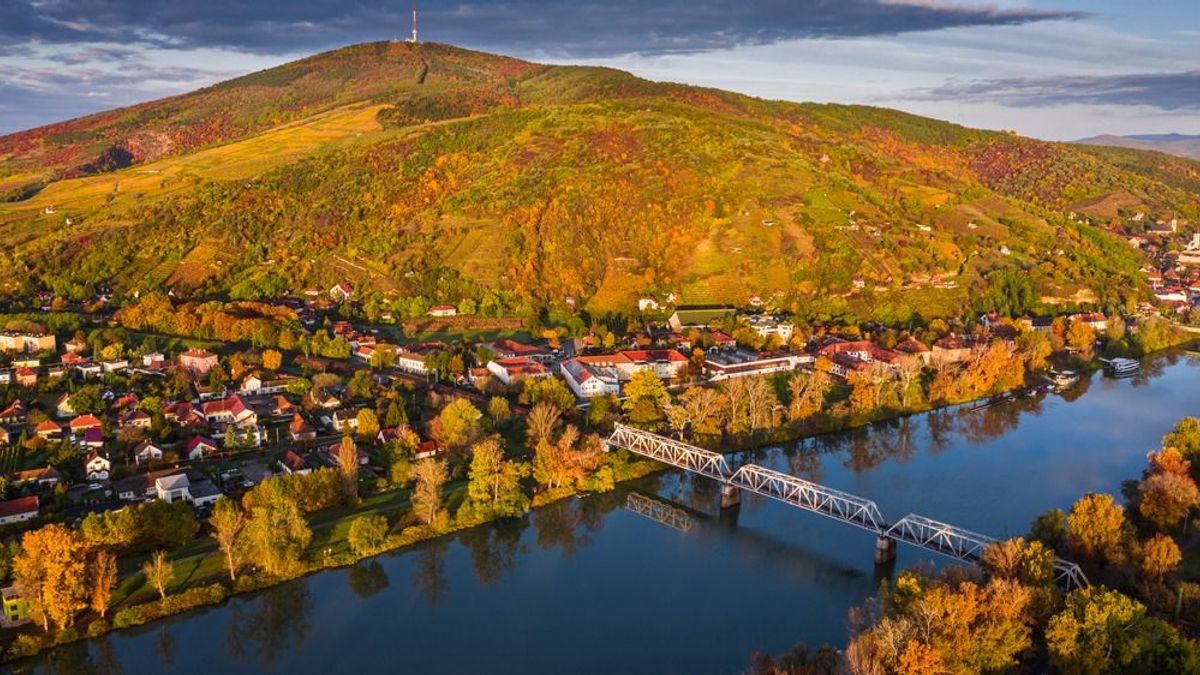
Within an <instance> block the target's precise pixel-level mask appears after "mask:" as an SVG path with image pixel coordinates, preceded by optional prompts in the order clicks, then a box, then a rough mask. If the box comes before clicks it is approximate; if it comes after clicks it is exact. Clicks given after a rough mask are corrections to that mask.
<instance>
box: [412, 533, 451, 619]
mask: <svg viewBox="0 0 1200 675" xmlns="http://www.w3.org/2000/svg"><path fill="white" fill-rule="evenodd" d="M449 546H450V542H449V540H447V539H444V538H443V539H434V540H433V541H430V542H426V543H425V544H422V545H421V546H420V547H419V549H418V550H417V552H416V556H417V566H416V569H414V570H413V584H414V585H415V586H416V588H417V591H418V592H420V594H421V595H422V596H423V597H424V598H425V601H426V602H428V603H429V604H430V605H431V606H435V607H436V606H437V605H438V603H440V602H441V601H442V598H443V597H445V595H446V591H447V589H449V588H450V580H449V578H447V577H446V550H447V549H448V548H449Z"/></svg>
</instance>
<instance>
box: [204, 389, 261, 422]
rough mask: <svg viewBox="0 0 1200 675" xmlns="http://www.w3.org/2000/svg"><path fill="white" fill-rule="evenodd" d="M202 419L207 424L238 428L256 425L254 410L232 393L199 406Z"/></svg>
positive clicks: (256, 417) (256, 418)
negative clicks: (202, 414) (202, 415)
mask: <svg viewBox="0 0 1200 675" xmlns="http://www.w3.org/2000/svg"><path fill="white" fill-rule="evenodd" d="M200 408H201V411H202V412H203V413H204V419H206V420H208V423H209V424H212V425H219V426H228V425H230V424H232V425H234V426H236V427H238V428H249V427H254V426H258V414H257V413H255V412H254V410H252V409H251V408H250V407H249V406H247V405H246V402H245V401H243V400H242V397H241V396H238V395H236V394H235V395H233V396H230V397H229V398H224V399H221V400H219V401H208V402H207V403H204V404H202V405H201V406H200Z"/></svg>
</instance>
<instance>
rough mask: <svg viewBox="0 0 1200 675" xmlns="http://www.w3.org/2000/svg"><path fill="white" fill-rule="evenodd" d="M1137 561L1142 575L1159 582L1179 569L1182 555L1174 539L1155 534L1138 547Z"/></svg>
mask: <svg viewBox="0 0 1200 675" xmlns="http://www.w3.org/2000/svg"><path fill="white" fill-rule="evenodd" d="M1137 559H1138V560H1137V561H1138V568H1139V569H1140V570H1141V571H1142V574H1144V575H1146V576H1147V577H1149V578H1150V579H1154V580H1160V579H1162V578H1163V577H1165V576H1166V575H1168V574H1171V573H1172V572H1174V571H1175V570H1176V569H1177V568H1178V567H1179V563H1180V562H1182V561H1183V555H1182V554H1181V553H1180V552H1179V546H1178V545H1177V544H1176V543H1175V540H1174V539H1172V538H1170V537H1168V536H1167V535H1165V534H1155V535H1154V536H1152V537H1150V538H1149V539H1146V540H1145V541H1143V542H1142V543H1141V544H1140V545H1139V546H1138V556H1137Z"/></svg>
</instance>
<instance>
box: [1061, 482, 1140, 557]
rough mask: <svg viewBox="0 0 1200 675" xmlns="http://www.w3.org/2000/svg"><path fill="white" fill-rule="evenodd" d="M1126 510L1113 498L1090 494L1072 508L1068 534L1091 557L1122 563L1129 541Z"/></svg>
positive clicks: (1069, 516) (1068, 518)
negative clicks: (1126, 535)
mask: <svg viewBox="0 0 1200 675" xmlns="http://www.w3.org/2000/svg"><path fill="white" fill-rule="evenodd" d="M1125 526H1126V523H1125V510H1124V509H1122V508H1121V506H1120V505H1118V504H1117V503H1116V502H1115V501H1113V498H1112V495H1106V494H1089V495H1085V496H1084V497H1081V498H1080V499H1079V501H1077V502H1075V505H1074V506H1072V507H1071V513H1070V515H1068V516H1067V532H1068V534H1069V536H1070V539H1071V542H1072V544H1073V545H1074V546H1075V547H1076V548H1078V549H1079V550H1080V551H1082V552H1083V553H1084V554H1085V555H1087V556H1088V557H1089V558H1093V559H1100V560H1108V561H1110V562H1119V561H1120V560H1121V557H1122V555H1123V546H1124V542H1125Z"/></svg>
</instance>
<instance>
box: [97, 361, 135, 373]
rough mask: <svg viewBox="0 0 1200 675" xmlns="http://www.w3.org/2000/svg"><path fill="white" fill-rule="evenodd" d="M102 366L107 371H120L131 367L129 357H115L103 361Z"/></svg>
mask: <svg viewBox="0 0 1200 675" xmlns="http://www.w3.org/2000/svg"><path fill="white" fill-rule="evenodd" d="M100 368H101V370H103V371H104V372H105V373H120V372H124V371H126V370H128V369H129V360H128V359H113V360H112V361H101V362H100Z"/></svg>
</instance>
